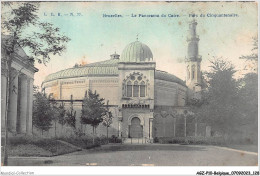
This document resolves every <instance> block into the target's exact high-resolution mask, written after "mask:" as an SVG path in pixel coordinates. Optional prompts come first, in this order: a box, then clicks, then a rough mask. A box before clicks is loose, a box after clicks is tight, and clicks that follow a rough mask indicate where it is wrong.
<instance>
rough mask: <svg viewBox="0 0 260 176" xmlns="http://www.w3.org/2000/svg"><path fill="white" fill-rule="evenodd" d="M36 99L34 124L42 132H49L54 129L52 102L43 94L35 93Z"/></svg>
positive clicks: (34, 103)
mask: <svg viewBox="0 0 260 176" xmlns="http://www.w3.org/2000/svg"><path fill="white" fill-rule="evenodd" d="M34 99H35V100H34V102H33V117H32V123H33V125H34V126H35V127H36V128H38V129H40V130H41V131H42V132H43V131H48V130H49V129H50V128H51V127H52V120H53V119H52V117H53V114H54V112H53V109H52V104H51V101H50V100H49V99H48V97H47V96H46V94H43V93H41V92H37V93H35V94H34Z"/></svg>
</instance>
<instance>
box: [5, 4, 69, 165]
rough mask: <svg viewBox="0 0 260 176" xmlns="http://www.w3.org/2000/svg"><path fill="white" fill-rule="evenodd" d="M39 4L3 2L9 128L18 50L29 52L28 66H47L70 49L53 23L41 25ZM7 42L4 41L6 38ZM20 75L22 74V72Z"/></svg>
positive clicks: (66, 39)
mask: <svg viewBox="0 0 260 176" xmlns="http://www.w3.org/2000/svg"><path fill="white" fill-rule="evenodd" d="M38 9H39V3H36V2H30V3H29V2H2V10H3V11H4V12H5V13H2V14H4V15H2V21H1V27H2V30H1V35H2V36H7V37H5V38H4V41H2V45H1V47H2V49H3V52H4V53H5V57H2V58H1V63H2V65H1V70H2V74H4V75H5V76H6V80H7V85H6V90H7V95H6V100H7V101H6V110H5V111H6V113H5V114H6V115H5V126H6V127H8V124H7V117H8V112H9V111H8V110H9V106H8V105H9V102H10V94H11V92H12V89H13V87H12V86H11V85H12V81H13V80H14V78H15V77H16V76H17V74H15V73H14V72H13V70H12V69H11V68H12V64H13V60H14V57H15V54H16V51H17V48H18V47H21V48H23V49H24V50H25V51H26V54H27V56H28V57H27V59H26V60H24V62H25V63H27V64H32V65H33V64H34V61H38V62H39V63H44V64H46V63H47V62H48V61H49V60H50V57H51V56H52V55H56V54H59V55H61V53H62V52H63V51H64V50H65V49H66V45H65V44H66V43H67V42H68V41H69V38H68V37H66V36H64V35H61V34H60V30H59V28H55V27H54V26H53V25H52V24H51V23H48V22H41V21H40V20H39V17H38V16H37V11H38ZM2 38H3V37H2ZM18 74H19V72H18ZM5 135H6V136H5V144H4V165H7V164H8V152H7V148H8V129H7V128H6V132H5Z"/></svg>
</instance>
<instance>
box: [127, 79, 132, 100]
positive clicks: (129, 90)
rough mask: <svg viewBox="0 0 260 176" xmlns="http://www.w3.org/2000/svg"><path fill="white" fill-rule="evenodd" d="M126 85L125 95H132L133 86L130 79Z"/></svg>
mask: <svg viewBox="0 0 260 176" xmlns="http://www.w3.org/2000/svg"><path fill="white" fill-rule="evenodd" d="M126 87H127V93H126V96H127V97H132V89H133V88H132V87H133V86H132V82H131V81H128V82H127V86H126Z"/></svg>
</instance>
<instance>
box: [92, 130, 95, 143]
mask: <svg viewBox="0 0 260 176" xmlns="http://www.w3.org/2000/svg"><path fill="white" fill-rule="evenodd" d="M92 127H93V145H94V144H95V127H94V126H92Z"/></svg>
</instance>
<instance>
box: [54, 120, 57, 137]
mask: <svg viewBox="0 0 260 176" xmlns="http://www.w3.org/2000/svg"><path fill="white" fill-rule="evenodd" d="M56 123H57V122H56V121H55V126H54V128H55V138H56V137H57V134H56V130H57V127H56Z"/></svg>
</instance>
